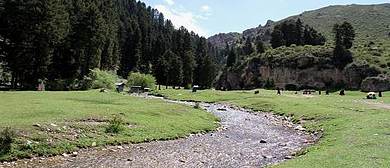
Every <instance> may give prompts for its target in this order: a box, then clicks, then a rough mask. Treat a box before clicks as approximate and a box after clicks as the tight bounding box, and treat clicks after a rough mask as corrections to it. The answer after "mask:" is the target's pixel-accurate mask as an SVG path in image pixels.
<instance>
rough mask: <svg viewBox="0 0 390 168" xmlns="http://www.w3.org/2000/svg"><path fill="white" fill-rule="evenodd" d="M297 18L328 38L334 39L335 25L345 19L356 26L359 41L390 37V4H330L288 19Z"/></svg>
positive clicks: (375, 40)
mask: <svg viewBox="0 0 390 168" xmlns="http://www.w3.org/2000/svg"><path fill="white" fill-rule="evenodd" d="M297 18H301V20H302V21H303V22H304V23H306V24H309V25H310V26H312V27H314V28H315V29H317V30H318V31H319V32H321V33H322V34H324V35H325V36H326V37H327V38H328V39H332V28H333V25H334V24H336V23H342V22H344V21H347V22H349V23H351V24H352V26H353V27H354V28H355V31H356V35H357V36H356V42H358V43H366V42H369V41H373V42H377V41H383V40H389V39H390V37H389V33H390V27H389V25H390V4H380V5H347V6H342V5H337V6H328V7H325V8H321V9H318V10H313V11H308V12H303V13H302V14H300V15H297V16H292V17H289V18H287V19H297Z"/></svg>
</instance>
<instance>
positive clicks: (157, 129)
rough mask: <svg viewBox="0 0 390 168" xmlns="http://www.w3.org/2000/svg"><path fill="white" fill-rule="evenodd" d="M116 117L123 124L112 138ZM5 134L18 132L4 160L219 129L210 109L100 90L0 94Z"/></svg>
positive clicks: (168, 137) (1, 124)
mask: <svg viewBox="0 0 390 168" xmlns="http://www.w3.org/2000/svg"><path fill="white" fill-rule="evenodd" d="M114 116H117V117H119V118H121V120H123V124H122V125H120V127H121V129H120V130H121V131H120V132H118V133H108V132H107V127H108V126H109V125H110V121H111V120H113V118H114ZM0 118H1V119H0V131H1V130H4V129H5V128H7V127H9V128H11V130H14V132H15V133H16V138H15V141H14V142H13V143H12V149H11V151H10V153H9V154H2V156H0V160H12V159H15V158H29V157H33V156H52V155H58V154H62V153H64V152H71V151H75V150H77V149H78V148H89V147H102V146H105V145H120V144H130V143H140V142H148V141H153V140H167V139H176V138H181V137H186V136H187V135H189V134H190V133H198V132H206V131H209V130H214V129H216V128H217V127H218V120H219V119H218V118H216V117H215V116H213V115H211V114H209V113H207V112H206V111H204V110H200V109H195V108H193V107H190V106H187V105H182V104H176V103H168V102H165V101H163V100H155V99H144V98H137V97H134V96H129V95H122V94H118V93H99V91H97V90H94V91H80V92H0Z"/></svg>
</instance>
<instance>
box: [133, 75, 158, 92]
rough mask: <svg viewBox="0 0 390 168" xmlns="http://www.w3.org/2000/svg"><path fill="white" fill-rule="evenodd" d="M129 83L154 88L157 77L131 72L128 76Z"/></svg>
mask: <svg viewBox="0 0 390 168" xmlns="http://www.w3.org/2000/svg"><path fill="white" fill-rule="evenodd" d="M128 84H129V85H131V86H141V87H142V88H151V89H154V88H155V86H156V79H155V78H154V77H153V76H152V75H146V74H141V73H138V72H137V73H131V74H130V76H129V78H128Z"/></svg>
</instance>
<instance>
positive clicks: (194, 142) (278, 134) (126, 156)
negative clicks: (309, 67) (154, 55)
mask: <svg viewBox="0 0 390 168" xmlns="http://www.w3.org/2000/svg"><path fill="white" fill-rule="evenodd" d="M186 104H192V105H194V103H186ZM200 106H201V107H202V108H205V109H207V110H208V111H209V112H211V113H213V114H215V115H217V116H218V117H220V118H221V124H222V126H221V128H220V129H219V130H218V131H216V132H213V133H207V134H204V135H200V134H197V135H190V136H189V137H188V138H186V139H178V140H171V141H157V142H151V143H142V144H134V145H129V146H123V147H122V146H120V147H116V146H115V147H107V148H105V149H103V150H101V149H100V150H98V149H92V150H84V151H80V152H79V153H78V155H77V157H71V156H67V157H64V156H57V157H53V158H46V159H44V160H42V159H35V160H34V159H33V160H31V161H28V162H26V161H19V162H17V163H18V164H17V165H15V164H14V165H13V166H18V167H28V166H34V167H142V168H143V167H264V166H266V165H268V164H272V163H279V162H281V161H283V160H285V159H291V158H292V157H291V155H292V153H294V152H296V151H299V150H300V149H301V148H302V147H304V146H307V145H310V144H312V143H313V142H315V140H316V138H315V137H314V136H312V135H310V134H308V133H306V132H303V131H299V130H294V128H295V126H294V125H292V124H291V123H289V122H287V121H286V120H283V119H282V117H276V116H273V115H271V114H266V113H251V112H248V111H246V110H244V109H239V108H234V107H230V106H227V105H223V104H205V103H201V104H200ZM298 128H299V127H298ZM0 167H1V166H0Z"/></svg>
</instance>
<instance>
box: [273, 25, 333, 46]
mask: <svg viewBox="0 0 390 168" xmlns="http://www.w3.org/2000/svg"><path fill="white" fill-rule="evenodd" d="M325 41H326V38H325V37H324V36H323V35H322V34H321V33H319V32H317V30H315V29H314V28H313V27H310V26H309V25H306V26H303V23H302V21H301V19H297V20H296V21H295V20H292V19H291V20H286V21H284V22H282V23H280V24H278V25H276V26H275V28H274V30H273V32H272V33H271V41H270V43H271V45H272V47H273V48H277V47H280V46H287V47H289V46H291V45H292V44H295V45H298V46H303V45H324V44H325Z"/></svg>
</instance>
